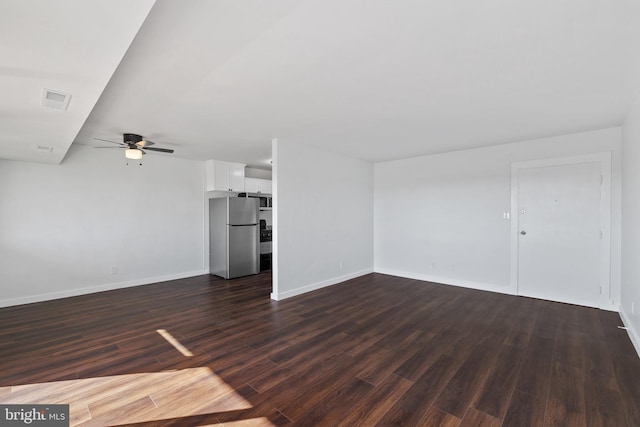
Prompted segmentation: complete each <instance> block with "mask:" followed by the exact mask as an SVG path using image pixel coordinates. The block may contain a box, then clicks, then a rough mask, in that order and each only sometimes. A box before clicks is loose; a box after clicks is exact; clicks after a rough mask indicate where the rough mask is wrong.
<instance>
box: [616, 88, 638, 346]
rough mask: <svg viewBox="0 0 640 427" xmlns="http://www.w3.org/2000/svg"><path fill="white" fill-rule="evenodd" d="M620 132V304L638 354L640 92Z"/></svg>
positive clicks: (621, 312)
mask: <svg viewBox="0 0 640 427" xmlns="http://www.w3.org/2000/svg"><path fill="white" fill-rule="evenodd" d="M638 92H639V96H638V97H636V101H635V104H634V105H633V108H632V110H631V112H630V113H629V115H628V116H627V119H626V121H625V124H624V127H623V131H622V135H623V138H622V154H623V157H622V158H623V162H622V227H623V230H624V234H623V237H622V306H621V307H620V314H621V316H622V319H623V320H624V322H625V324H626V326H627V327H629V328H630V330H629V335H630V337H631V340H632V341H633V343H634V345H635V346H636V350H637V351H638V354H640V262H639V260H638V256H639V255H640V91H638Z"/></svg>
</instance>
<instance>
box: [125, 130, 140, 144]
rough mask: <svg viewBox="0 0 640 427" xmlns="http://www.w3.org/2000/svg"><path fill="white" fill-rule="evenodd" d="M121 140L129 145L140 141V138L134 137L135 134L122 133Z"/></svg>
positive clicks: (138, 136)
mask: <svg viewBox="0 0 640 427" xmlns="http://www.w3.org/2000/svg"><path fill="white" fill-rule="evenodd" d="M122 138H123V140H124V142H125V144H129V145H131V144H135V143H136V142H140V141H142V136H140V135H136V134H135V133H123V134H122Z"/></svg>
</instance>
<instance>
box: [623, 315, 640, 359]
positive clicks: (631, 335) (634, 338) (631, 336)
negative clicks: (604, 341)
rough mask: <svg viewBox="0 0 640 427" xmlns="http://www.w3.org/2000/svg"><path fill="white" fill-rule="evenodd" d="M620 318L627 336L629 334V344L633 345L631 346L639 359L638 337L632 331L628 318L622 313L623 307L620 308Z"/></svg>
mask: <svg viewBox="0 0 640 427" xmlns="http://www.w3.org/2000/svg"><path fill="white" fill-rule="evenodd" d="M620 318H621V319H622V323H624V326H625V327H626V328H627V334H629V339H631V343H633V346H634V347H635V348H636V352H637V353H638V357H640V335H638V331H636V330H635V329H634V327H633V323H631V319H629V316H627V313H625V311H624V307H620Z"/></svg>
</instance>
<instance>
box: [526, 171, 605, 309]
mask: <svg viewBox="0 0 640 427" xmlns="http://www.w3.org/2000/svg"><path fill="white" fill-rule="evenodd" d="M602 176H603V175H602V168H601V163H600V162H597V161H595V162H585V163H574V164H564V165H552V166H543V167H528V168H522V169H518V170H517V181H518V183H517V185H518V188H517V190H518V193H517V194H518V197H517V198H518V200H517V215H518V217H517V221H518V222H517V224H518V227H517V232H518V235H517V241H518V261H517V286H518V294H519V295H524V296H530V297H534V298H542V299H547V300H552V301H560V302H567V303H572V304H580V305H586V306H591V307H598V306H600V305H601V291H602V290H601V286H602V283H601V279H602V277H603V265H602V262H601V261H602V256H603V254H602V240H601V239H602V238H603V233H602V224H603V221H602V212H601V211H602V188H601V186H602V181H603V178H602Z"/></svg>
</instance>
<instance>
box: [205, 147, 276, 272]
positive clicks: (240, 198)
mask: <svg viewBox="0 0 640 427" xmlns="http://www.w3.org/2000/svg"><path fill="white" fill-rule="evenodd" d="M271 193H272V184H271V171H270V170H267V169H255V168H247V167H246V165H244V164H240V163H232V162H225V161H219V160H209V161H207V162H206V196H207V199H208V203H207V206H208V209H209V211H208V218H209V233H208V234H209V239H208V240H209V267H210V273H211V274H212V275H216V276H219V277H222V278H224V279H234V278H237V277H243V276H248V275H252V274H258V273H261V272H266V271H270V270H271V263H272V237H273V216H272V209H273V198H272V195H271Z"/></svg>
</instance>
